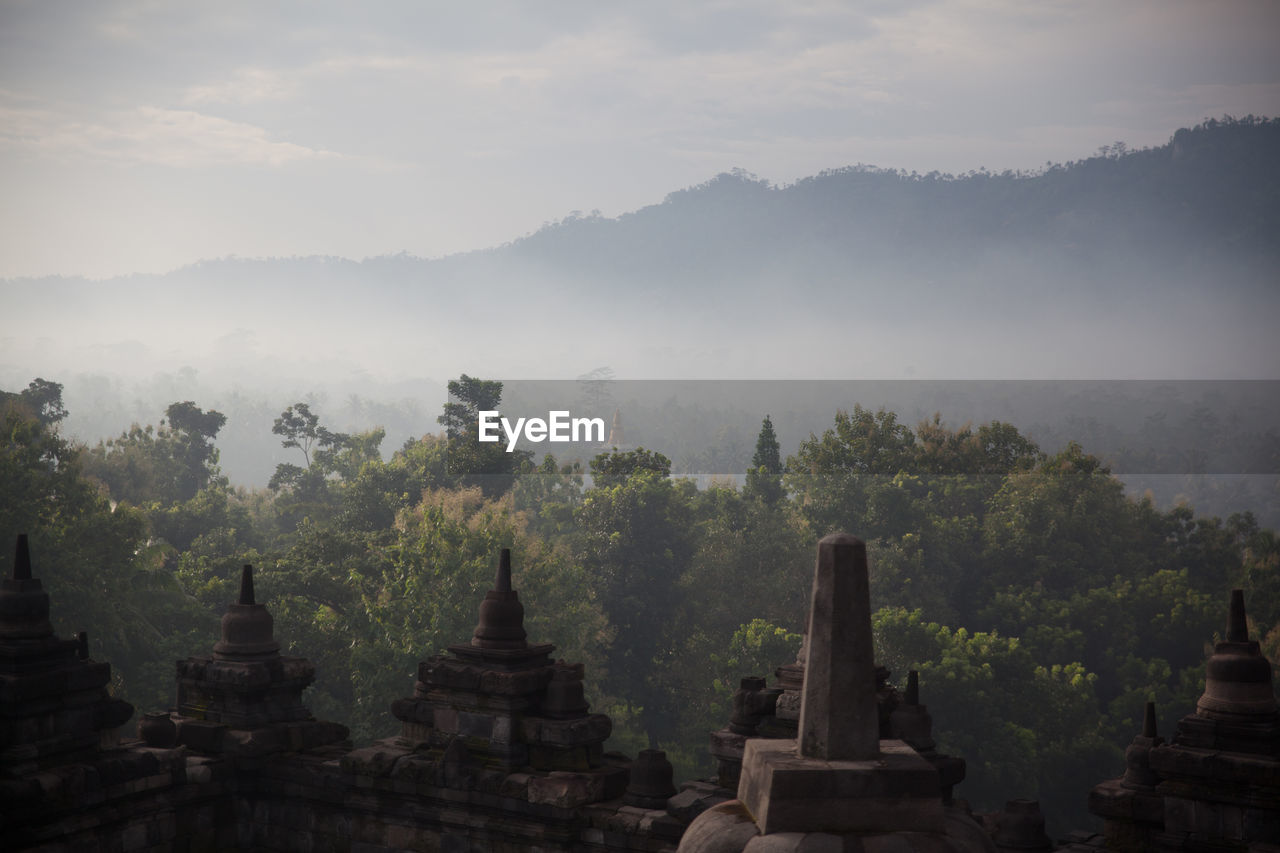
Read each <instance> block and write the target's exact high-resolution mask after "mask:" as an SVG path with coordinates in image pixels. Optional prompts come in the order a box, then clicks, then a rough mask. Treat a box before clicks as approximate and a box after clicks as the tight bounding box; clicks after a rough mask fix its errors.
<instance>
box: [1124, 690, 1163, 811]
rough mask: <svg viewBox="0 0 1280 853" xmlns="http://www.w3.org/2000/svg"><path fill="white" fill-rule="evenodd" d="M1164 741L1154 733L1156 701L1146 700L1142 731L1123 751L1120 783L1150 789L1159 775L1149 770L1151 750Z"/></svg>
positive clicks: (1138, 788) (1128, 786)
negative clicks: (1122, 773)
mask: <svg viewBox="0 0 1280 853" xmlns="http://www.w3.org/2000/svg"><path fill="white" fill-rule="evenodd" d="M1163 743H1164V738H1162V737H1160V736H1159V735H1157V734H1156V703H1155V702H1148V703H1147V706H1146V709H1145V710H1144V711H1143V715H1142V733H1141V734H1138V735H1134V738H1133V743H1131V744H1129V746H1128V748H1127V749H1125V751H1124V764H1125V771H1124V777H1123V779H1122V780H1121V784H1123V785H1124V787H1126V788H1131V789H1133V790H1136V791H1151V790H1154V789H1155V787H1156V785H1157V784H1158V783H1159V782H1160V777H1159V776H1157V775H1156V774H1155V773H1153V772H1152V771H1151V750H1153V749H1155V748H1156V747H1157V746H1160V745H1161V744H1163Z"/></svg>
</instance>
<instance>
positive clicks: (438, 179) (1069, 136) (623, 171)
mask: <svg viewBox="0 0 1280 853" xmlns="http://www.w3.org/2000/svg"><path fill="white" fill-rule="evenodd" d="M1277 35H1280V4H1278V3H1275V2H1273V0H1262V1H1261V2H1248V1H1246V2H1236V0H1220V1H1219V2H1212V3H1209V2H1182V0H1152V1H1151V2H1148V0H1133V2H1125V0H1120V2H1117V0H1105V2H1094V0H1081V2H1036V3H1026V2H1022V0H1009V2H1003V1H1002V0H939V1H938V2H896V0H895V2H888V1H887V0H885V2H879V1H878V0H877V2H865V3H854V2H787V3H780V2H776V0H773V2H763V0H761V2H741V0H738V1H737V2H689V0H680V2H674V1H673V2H665V1H664V0H655V2H645V3H615V2H599V0H591V1H590V2H586V0H584V1H583V2H474V3H457V2H450V3H434V2H417V1H416V0H415V2H372V3H359V4H357V3H328V2H306V3H302V2H297V3H287V2H280V3H260V2H218V3H199V4H196V3H178V2H143V0H93V2H61V1H60V0H55V2H39V1H38V0H31V2H26V1H25V0H0V186H3V193H2V194H0V278H12V277H18V276H39V275H49V274H61V275H83V276H87V277H90V278H106V277H111V276H117V275H125V274H129V273H139V272H156V273H158V272H165V271H169V270H172V269H175V268H178V267H181V266H183V265H186V264H190V263H193V262H196V261H199V260H202V259H214V258H221V257H226V256H239V257H290V256H306V255H334V256H341V257H346V258H351V259H355V260H360V259H362V258H366V257H372V256H378V255H387V254H395V253H399V252H407V253H409V254H412V255H416V256H420V257H440V256H444V255H448V254H452V253H456V252H464V251H469V250H473V249H480V248H486V247H490V246H495V245H500V244H502V243H506V242H508V241H510V240H513V239H516V238H518V237H521V236H523V235H525V234H528V233H531V232H533V231H535V230H537V229H538V228H539V227H540V226H541V225H543V224H544V223H547V222H551V221H556V220H559V219H561V218H562V217H564V216H566V215H569V214H571V213H573V212H574V211H581V212H589V211H593V210H598V211H600V212H601V213H602V214H603V215H605V216H617V215H620V214H622V213H625V212H627V211H630V210H635V209H637V208H640V207H643V206H645V205H648V204H655V203H658V202H660V201H661V200H662V199H663V197H664V196H665V195H666V194H667V193H669V192H671V191H673V190H677V189H680V188H683V187H686V186H690V185H694V184H698V183H701V182H703V181H705V180H707V179H709V178H710V177H712V176H714V175H716V174H718V173H720V172H725V171H728V170H730V169H733V168H741V169H745V170H746V171H748V172H751V173H754V174H756V175H758V176H760V177H761V178H764V179H767V180H769V181H772V182H774V183H776V184H787V183H790V182H792V181H795V180H797V179H799V178H802V177H805V176H808V175H812V174H815V173H817V172H819V171H821V170H823V169H828V168H838V167H841V166H846V165H852V164H856V163H866V164H872V165H877V166H882V167H893V168H902V169H908V170H917V171H921V172H925V171H932V170H940V171H947V172H953V173H961V172H965V171H968V170H970V169H977V168H979V167H986V168H988V169H992V170H1003V169H1006V168H1010V169H1035V168H1037V167H1040V166H1043V165H1044V164H1045V163H1046V162H1047V161H1053V162H1065V161H1069V160H1073V159H1079V158H1082V157H1086V156H1088V155H1090V154H1092V153H1093V152H1095V151H1096V150H1097V149H1098V148H1099V147H1100V146H1102V145H1107V144H1110V143H1113V142H1115V141H1124V142H1125V143H1127V144H1128V145H1130V146H1137V147H1141V146H1148V145H1161V144H1164V143H1165V142H1167V141H1168V139H1169V137H1170V136H1171V135H1172V133H1173V131H1175V130H1176V129H1178V128H1179V127H1185V126H1191V125H1194V124H1196V123H1198V122H1200V121H1201V120H1203V119H1205V118H1208V117H1218V116H1222V115H1225V114H1229V115H1235V116H1243V115H1246V114H1250V113H1252V114H1255V115H1277V114H1280V51H1276V50H1275V44H1276V37H1277Z"/></svg>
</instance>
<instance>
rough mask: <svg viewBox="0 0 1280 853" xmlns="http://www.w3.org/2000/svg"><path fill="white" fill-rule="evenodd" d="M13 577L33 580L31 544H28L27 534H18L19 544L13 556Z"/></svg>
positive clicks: (19, 579)
mask: <svg viewBox="0 0 1280 853" xmlns="http://www.w3.org/2000/svg"><path fill="white" fill-rule="evenodd" d="M13 579H14V580H16V581H29V580H31V546H30V545H29V544H27V534H25V533H19V534H18V546H17V550H16V552H15V553H14V556H13Z"/></svg>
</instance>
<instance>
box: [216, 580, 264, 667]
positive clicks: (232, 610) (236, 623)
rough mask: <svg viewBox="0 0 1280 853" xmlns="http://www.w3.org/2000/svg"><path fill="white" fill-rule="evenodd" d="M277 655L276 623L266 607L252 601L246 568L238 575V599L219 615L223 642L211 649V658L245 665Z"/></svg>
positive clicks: (251, 588) (251, 591) (251, 581)
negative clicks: (235, 661) (241, 662)
mask: <svg viewBox="0 0 1280 853" xmlns="http://www.w3.org/2000/svg"><path fill="white" fill-rule="evenodd" d="M279 652H280V644H279V643H277V642H276V640H275V619H274V618H272V616H271V613H270V612H269V611H268V610H267V606H266V605H265V604H257V603H256V602H255V601H254V599H253V566H245V567H244V568H243V569H242V570H241V573H240V597H239V599H237V601H236V603H235V604H231V605H228V606H227V612H226V613H224V614H223V615H222V639H221V640H220V641H219V642H218V643H217V644H215V645H214V647H213V656H214V657H215V658H217V659H218V660H244V661H248V660H255V659H258V658H262V657H270V656H274V655H278V654H279Z"/></svg>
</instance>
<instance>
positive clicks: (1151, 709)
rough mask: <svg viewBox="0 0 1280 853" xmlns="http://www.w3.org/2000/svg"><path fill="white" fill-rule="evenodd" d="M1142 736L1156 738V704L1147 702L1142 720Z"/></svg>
mask: <svg viewBox="0 0 1280 853" xmlns="http://www.w3.org/2000/svg"><path fill="white" fill-rule="evenodd" d="M1142 736H1143V737H1150V738H1154V737H1155V736H1156V703H1155V702H1148V703H1147V710H1146V714H1145V715H1144V717H1143V720H1142Z"/></svg>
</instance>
